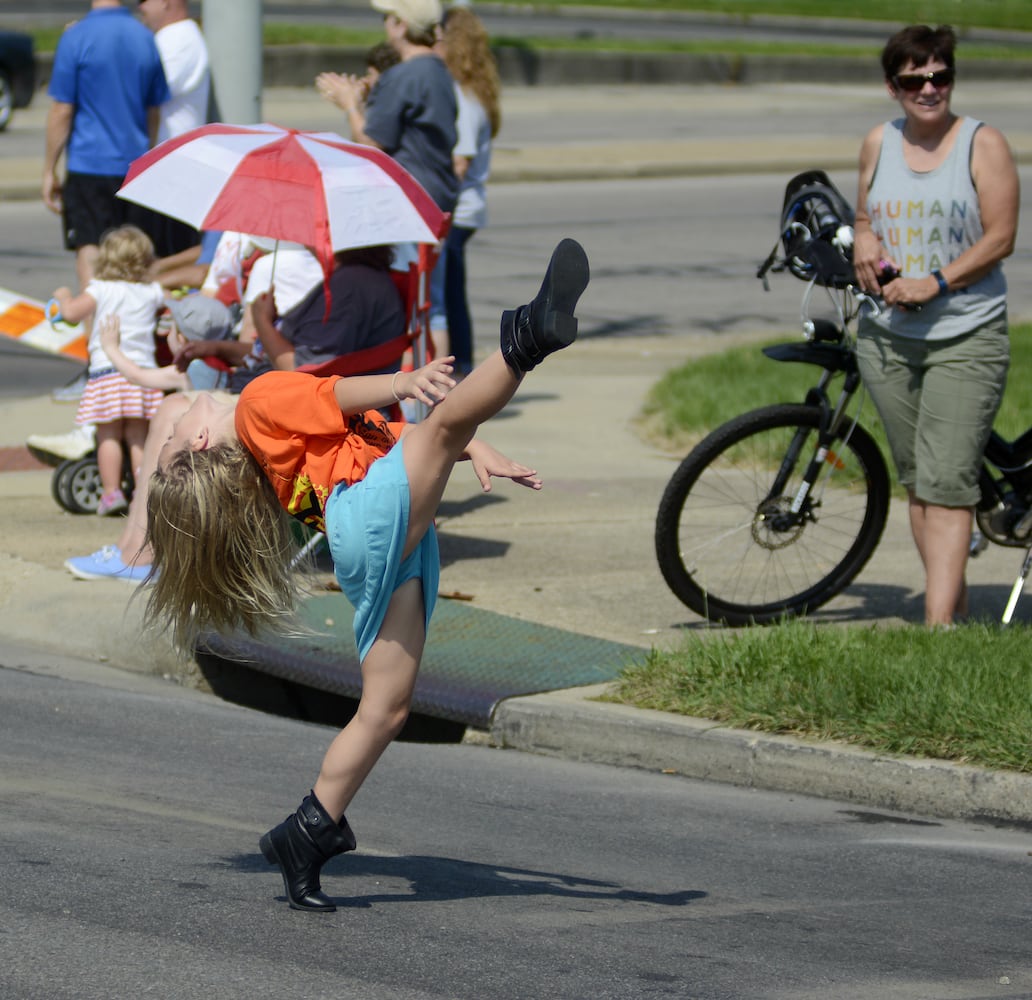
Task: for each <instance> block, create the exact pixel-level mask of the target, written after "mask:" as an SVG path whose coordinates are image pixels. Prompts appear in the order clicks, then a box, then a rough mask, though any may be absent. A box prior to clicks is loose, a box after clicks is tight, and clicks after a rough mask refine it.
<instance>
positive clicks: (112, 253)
mask: <svg viewBox="0 0 1032 1000" xmlns="http://www.w3.org/2000/svg"><path fill="white" fill-rule="evenodd" d="M153 266H154V244H153V243H152V242H151V238H150V237H149V236H148V235H147V234H146V233H145V232H144V231H143V230H142V229H138V228H137V227H136V226H119V227H118V228H117V229H109V230H108V231H107V232H106V233H104V235H103V236H102V237H101V239H100V246H99V247H98V249H97V266H96V267H95V268H94V273H95V274H96V276H97V277H98V278H100V280H101V281H146V280H147V277H148V275H149V273H150V270H151V268H152V267H153Z"/></svg>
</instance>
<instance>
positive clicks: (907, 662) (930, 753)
mask: <svg viewBox="0 0 1032 1000" xmlns="http://www.w3.org/2000/svg"><path fill="white" fill-rule="evenodd" d="M782 339H791V338H790V337H786V338H782ZM1011 341H1012V364H1011V370H1010V374H1009V377H1008V383H1007V391H1006V393H1005V395H1004V402H1003V407H1002V409H1001V413H1000V416H999V418H998V420H997V427H998V428H999V429H1000V430H1001V432H1002V433H1003V434H1004V435H1005V436H1008V437H1010V436H1014V435H1016V434H1017V433H1020V432H1021V431H1024V430H1025V429H1027V428H1028V426H1029V423H1030V420H1032V418H1030V416H1029V414H1032V326H1030V325H1028V324H1024V325H1015V326H1014V327H1012V329H1011ZM816 372H817V369H815V368H813V367H811V366H807V365H795V364H781V363H778V362H774V361H770V360H768V359H767V358H765V357H764V355H763V354H761V353H760V350H759V348H758V347H741V348H736V349H734V350H730V351H726V352H724V353H721V354H717V355H713V356H711V357H707V358H702V359H699V360H695V361H692V362H690V363H688V364H686V365H684V366H682V367H681V368H678V369H675V370H673V371H671V372H669V373H668V374H667V375H666V376H665V377H664V378H663V379H661V380H660V382H659V383H657V385H656V386H655V387H654V389H653V391H652V394H651V396H650V398H649V400H648V402H647V405H646V408H645V413H644V415H643V417H642V424H641V429H642V431H643V433H644V434H645V435H647V436H648V438H649V440H650V442H651V443H653V444H659V445H662V446H664V447H667V448H670V449H673V450H676V451H683V450H686V449H687V447H688V446H689V445H691V444H692V443H694V442H695V441H697V440H699V439H700V438H701V437H702V436H704V435H705V434H706V433H707V432H708V431H710V430H712V429H713V428H714V427H717V426H718V425H719V424H721V423H723V422H724V421H725V420H728V419H730V418H731V417H733V416H736V415H737V414H739V413H744V412H745V411H746V410H749V409H752V408H754V407H756V406H758V405H764V404H767V403H775V402H797V401H801V400H802V398H803V395H804V393H805V390H806V388H807V387H808V386H809V385H811V384H812V382H813V379H814V375H815V374H816ZM862 423H863V424H864V425H865V426H866V427H867V429H868V430H870V431H872V432H873V433H874V434H875V436H876V437H879V438H880V440H881V441H882V443H883V446H884V435H883V433H882V431H881V427H880V425H879V423H878V421H877V419H876V417H875V414H874V409H873V407H872V406H871V404H870V403H867V404H866V406H865V408H864V409H863V410H862ZM885 454H886V456H887V455H888V452H887V451H886V452H885ZM1015 555H1016V557H1017V552H1016V553H1015ZM914 559H915V560H916V559H917V554H916V552H915V554H914ZM1008 582H1009V581H1008ZM1028 599H1029V598H1027V597H1026V600H1028ZM611 700H615V701H620V702H624V703H626V704H632V705H636V706H638V707H640V708H652V709H658V710H660V711H666V712H678V713H681V714H683V715H693V716H699V717H702V718H707V719H714V720H717V721H719V722H723V723H726V724H727V725H730V726H737V727H743V728H747V729H756V730H762V731H764V732H770V733H784V734H792V735H801V736H805V737H811V738H814V739H836V740H843V741H846V742H848V743H852V744H855V745H857V746H862V747H866V748H869V749H872V750H877V751H880V752H885V753H906V754H916V755H919V756H926V757H936V758H941V759H944V760H952V761H959V762H963V763H968V764H975V765H980V766H984V767H999V768H1009V769H1013V770H1018V771H1024V772H1029V773H1032V629H1029V628H1028V627H1025V626H1022V625H1011V626H1009V627H1008V628H1006V629H1004V628H1001V627H1000V626H998V625H996V624H994V623H986V622H973V623H968V624H964V625H960V626H958V627H957V628H955V629H951V630H948V631H942V630H939V631H929V630H927V629H925V628H924V627H923V626H919V625H911V626H904V627H891V628H881V627H870V626H863V627H860V626H846V627H840V626H834V625H822V626H819V627H818V626H815V625H814V624H813V623H812V622H807V621H805V620H804V621H791V622H785V623H783V624H780V625H775V626H772V627H769V628H760V627H757V628H752V629H744V630H739V631H734V632H732V631H722V630H718V629H714V630H712V631H707V632H706V633H705V634H704V635H701V636H700V635H699V634H697V633H693V634H691V635H689V634H687V633H686V636H685V638H684V639H683V641H682V644H681V645H680V647H678V648H677V649H675V650H674V651H672V652H661V651H653V652H652V653H651V654H650V655H649V656H648V658H647V660H646V661H645V662H644V664H643V665H642V666H640V667H635V668H632V669H630V670H628V671H627V672H626V673H625V674H624V676H623V678H622V679H621V681H620V683H619V685H618V686H617V687H616V689H615V690H614V693H613V696H612V699H611Z"/></svg>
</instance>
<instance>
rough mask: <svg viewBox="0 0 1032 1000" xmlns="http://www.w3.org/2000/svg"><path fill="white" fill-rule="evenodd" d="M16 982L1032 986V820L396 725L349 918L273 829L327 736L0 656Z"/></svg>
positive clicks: (207, 986) (149, 687) (367, 800)
mask: <svg viewBox="0 0 1032 1000" xmlns="http://www.w3.org/2000/svg"><path fill="white" fill-rule="evenodd" d="M0 664H2V665H3V666H2V667H0V713H2V717H3V719H4V725H3V727H2V728H0V757H2V759H3V761H4V766H3V768H2V770H0V815H2V816H3V822H2V825H0V874H2V877H3V885H4V893H3V898H2V899H0V927H2V928H3V930H2V933H0V996H2V997H4V998H11V1000H111V998H112V997H130V996H133V997H136V996H154V997H160V998H162V1000H195V998H196V997H198V996H209V995H210V996H218V997H226V998H241V1000H243V998H248V1000H252V998H258V1000H262V998H271V997H278V996H285V995H286V996H294V997H298V998H309V1000H313V998H323V997H325V998H330V997H334V998H340V997H344V998H349V997H350V998H361V1000H381V998H383V1000H431V998H434V1000H436V998H440V1000H444V998H468V997H476V998H478V1000H524V998H525V1000H542V998H549V1000H557V998H570V1000H582V998H584V997H593V998H597V1000H628V998H659V997H670V998H674V997H677V998H679V1000H684V998H694V1000H726V998H748V1000H765V998H771V1000H780V998H789V997H791V998H795V1000H804V998H805V1000H809V998H814V1000H816V998H818V997H819V998H821V1000H826V998H829V997H834V998H836V1000H853V998H855V1000H861V998H862V1000H870V998H872V997H878V998H907V1000H911V998H912V1000H917V998H932V997H934V998H937V1000H949V998H961V997H963V998H976V997H978V998H981V997H990V996H991V997H996V998H1007V997H1010V998H1017V997H1028V996H1029V994H1030V991H1032V963H1030V962H1029V958H1028V948H1027V943H1028V941H1027V938H1028V935H1027V927H1028V919H1029V916H1030V915H1032V914H1030V911H1029V903H1028V893H1027V867H1028V863H1029V861H1028V847H1029V840H1028V836H1027V833H1023V832H1020V831H1014V830H1010V831H1007V830H998V829H992V828H991V827H989V826H987V825H985V824H973V823H966V824H965V823H953V822H933V821H922V820H917V819H913V818H907V817H904V816H899V815H892V814H887V813H882V812H878V811H869V810H863V809H859V808H855V807H851V806H849V805H845V804H842V803H835V802H828V801H820V800H816V799H808V798H806V797H802V796H787V795H776V794H769V793H763V792H755V791H752V792H749V791H742V790H739V789H735V788H731V787H725V786H720V785H714V784H707V783H704V782H696V781H689V780H686V779H683V778H678V777H674V776H667V775H662V774H646V773H642V772H635V771H627V770H624V769H614V768H606V767H601V766H591V765H584V764H574V763H569V762H564V761H559V760H554V759H548V758H541V757H534V756H529V755H526V754H513V753H507V752H503V751H497V750H492V749H490V748H487V747H483V746H420V745H413V744H395V745H394V746H392V747H391V748H390V749H389V751H388V753H387V755H386V756H385V758H384V760H383V761H382V763H381V764H380V765H379V767H378V768H377V772H376V775H375V780H373V781H371V782H370V783H369V784H368V785H367V786H366V788H364V789H363V790H362V792H361V793H360V795H359V797H358V799H357V800H356V802H355V803H354V805H353V807H352V809H351V810H350V812H349V818H350V821H351V823H352V825H353V827H354V828H355V831H356V834H357V837H358V840H359V844H360V851H359V852H358V853H356V854H354V855H349V856H345V857H343V858H340V859H337V860H335V861H333V862H331V863H330V864H329V865H328V866H327V868H326V870H325V873H324V887H325V888H326V890H327V891H328V892H329V894H330V895H331V896H332V897H333V898H335V899H336V900H337V902H338V904H339V909H338V911H337V912H336V913H335V914H332V915H314V914H303V913H294V912H292V911H290V910H289V909H288V908H287V907H286V904H285V902H284V901H283V898H282V885H281V883H280V881H279V878H278V876H277V875H276V874H275V873H274V872H273V871H271V870H270V869H269V868H268V867H267V865H266V864H265V862H264V861H263V859H262V858H261V857H260V855H259V854H258V852H257V848H256V839H257V835H258V834H259V833H260V832H261V831H262V829H264V827H265V826H266V825H268V824H269V823H271V822H273V821H275V820H277V819H279V818H280V816H281V815H284V814H285V813H286V811H288V810H289V809H291V808H293V807H294V805H295V804H296V803H295V798H296V797H299V796H300V795H301V794H303V793H304V792H305V791H306V790H307V785H299V781H301V780H304V778H305V776H306V775H310V774H314V769H315V768H316V767H317V765H318V761H319V758H320V756H321V753H322V751H323V748H324V746H325V744H326V742H327V741H328V739H329V738H330V736H331V731H330V730H328V729H324V728H322V727H317V726H311V725H305V724H301V723H296V722H291V721H287V720H282V719H277V718H274V717H272V716H268V715H263V714H261V713H258V712H254V711H250V710H246V709H241V708H237V707H234V706H232V705H227V704H224V703H221V702H218V701H216V700H214V699H211V698H209V697H204V696H202V695H198V694H196V693H194V692H190V691H185V690H183V689H181V688H176V687H173V686H170V685H167V684H163V683H162V682H161V681H160V680H157V679H153V678H146V677H135V676H133V677H130V676H129V675H125V674H121V673H117V672H114V671H106V670H105V669H104V668H102V667H97V666H95V665H90V664H85V663H76V662H74V661H62V662H55V661H53V660H47V659H42V660H41V659H40V658H39V657H38V656H34V655H33V654H31V653H27V654H26V653H19V652H17V651H13V650H11V649H10V648H9V647H6V648H0Z"/></svg>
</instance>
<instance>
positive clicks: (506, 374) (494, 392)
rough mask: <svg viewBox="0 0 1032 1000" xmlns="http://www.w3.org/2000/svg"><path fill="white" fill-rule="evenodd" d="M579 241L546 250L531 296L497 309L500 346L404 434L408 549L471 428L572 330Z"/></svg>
mask: <svg viewBox="0 0 1032 1000" xmlns="http://www.w3.org/2000/svg"><path fill="white" fill-rule="evenodd" d="M589 277H590V271H589V268H588V258H587V255H586V254H585V253H584V250H583V248H582V247H581V245H580V244H579V243H577V242H576V241H574V240H570V239H566V240H563V241H562V242H561V243H560V244H559V245H558V246H557V247H556V248H555V251H554V252H553V253H552V259H551V260H550V261H549V264H548V270H547V271H546V272H545V277H544V280H543V281H542V283H541V289H540V290H539V291H538V294H537V296H536V298H535V299H534V301H533V302H531V303H529V304H528V305H525V306H520V307H519V308H518V309H513V310H510V311H506V312H503V313H502V325H501V346H500V348H499V350H497V351H495V352H494V354H492V355H491V356H490V357H488V358H487V359H486V360H485V361H484V362H483V364H481V365H478V366H477V367H476V368H474V369H473V371H472V372H471V373H470V374H469V375H468V376H467V377H466V378H465V379H463V380H462V381H461V382H460V383H459V384H458V385H457V386H456V387H455V388H454V389H453V390H452V391H451V392H450V393H449V394H448V396H447V398H446V399H445V400H444V401H443V402H441V403H440V404H438V406H436V407H435V408H434V409H433V410H432V411H431V413H430V414H429V416H428V417H427V418H426V420H424V421H423V422H422V423H420V424H417V425H416V426H415V427H413V428H411V429H410V430H409V431H408V433H406V435H405V439H404V443H403V448H404V458H405V472H406V474H407V476H408V481H409V494H410V502H411V508H410V512H409V528H408V536H407V539H406V545H405V555H406V556H407V555H408V554H409V553H410V552H411V551H412V550H413V549H414V548H415V547H416V545H418V544H419V540H420V539H421V538H422V537H423V535H424V534H425V533H426V531H427V529H428V528H429V527H430V525H431V524H432V523H433V519H434V516H435V515H436V513H437V508H438V506H439V505H440V501H441V497H442V496H443V494H444V488H445V486H446V485H447V483H448V476H449V475H450V474H451V470H452V467H453V466H454V465H455V463H456V462H457V461H458V460H459V458H461V456H462V453H463V452H464V451H465V449H466V446H467V445H468V444H469V443H470V441H471V440H472V439H473V435H474V434H475V433H476V430H477V428H478V427H479V426H480V425H481V424H482V423H484V422H485V421H487V420H489V419H490V418H491V417H493V416H494V415H495V414H496V413H498V412H499V411H500V410H501V409H502V407H504V406H505V404H506V403H508V402H509V400H510V399H512V397H513V394H514V393H515V392H516V389H517V388H518V387H519V384H520V382H521V380H522V379H523V375H524V373H526V372H528V371H530V370H531V369H532V368H534V367H535V366H536V365H537V364H538V363H539V362H540V361H542V360H543V359H544V358H545V357H546V356H547V355H549V354H551V353H553V352H554V351H558V350H561V349H562V348H564V347H568V346H569V345H570V344H572V343H573V341H574V340H575V339H576V336H577V320H576V317H575V316H574V310H575V309H576V307H577V301H578V300H579V299H580V296H581V294H582V293H583V291H584V289H585V288H586V287H587V285H588V280H589Z"/></svg>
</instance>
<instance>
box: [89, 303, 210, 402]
mask: <svg viewBox="0 0 1032 1000" xmlns="http://www.w3.org/2000/svg"><path fill="white" fill-rule="evenodd" d="M121 333H122V330H121V323H119V321H118V317H117V316H108V317H107V318H106V319H105V320H104V322H103V323H101V324H100V343H101V346H102V347H103V348H104V353H105V354H106V355H107V356H108V360H109V361H110V362H111V364H113V365H114V366H115V368H116V369H118V371H119V372H121V374H123V375H124V376H125V377H126V378H127V379H128V380H129V381H130V382H133V383H134V384H136V385H142V386H143V387H144V388H146V389H165V390H168V389H192V388H193V385H192V384H191V382H190V379H189V378H188V377H187V376H186V375H185V374H184V373H183V372H181V371H179V370H178V369H177V368H176V367H175V365H167V366H166V367H164V368H141V367H140V366H139V365H138V364H137V363H136V362H135V361H131V360H130V359H129V358H127V357H126V356H125V354H123V353H122V344H121Z"/></svg>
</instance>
